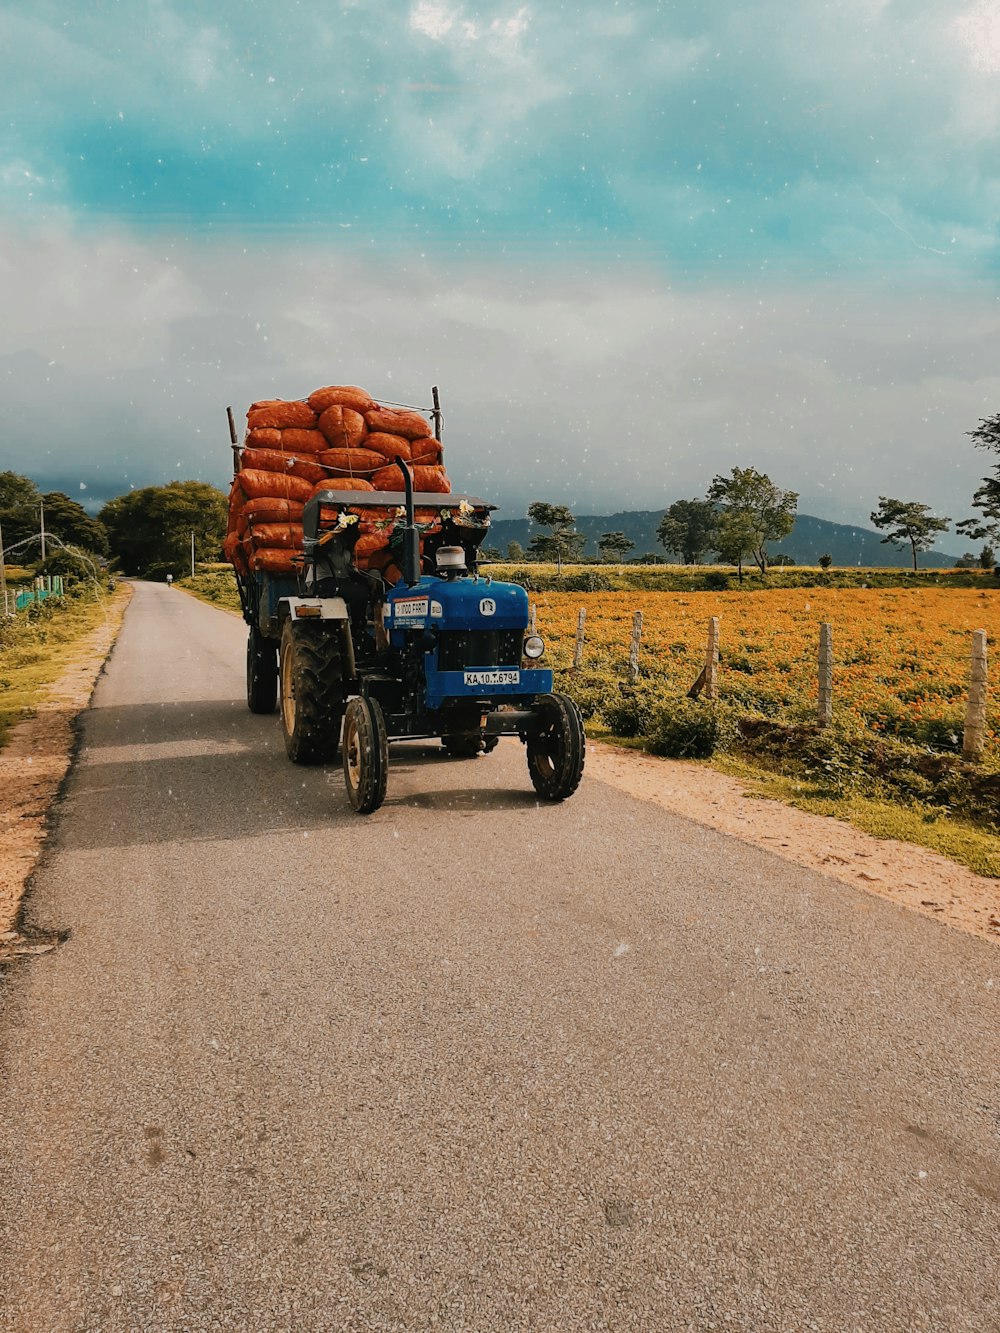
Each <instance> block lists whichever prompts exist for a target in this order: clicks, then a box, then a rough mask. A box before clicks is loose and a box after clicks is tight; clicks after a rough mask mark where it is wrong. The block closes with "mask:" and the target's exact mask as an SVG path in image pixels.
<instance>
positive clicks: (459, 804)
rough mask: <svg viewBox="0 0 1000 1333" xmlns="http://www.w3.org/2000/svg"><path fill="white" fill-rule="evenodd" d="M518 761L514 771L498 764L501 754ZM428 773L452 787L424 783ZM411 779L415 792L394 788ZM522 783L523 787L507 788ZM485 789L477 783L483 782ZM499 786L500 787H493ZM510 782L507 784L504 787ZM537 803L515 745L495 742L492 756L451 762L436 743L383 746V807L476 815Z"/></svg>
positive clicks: (520, 808)
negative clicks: (386, 764) (385, 776)
mask: <svg viewBox="0 0 1000 1333" xmlns="http://www.w3.org/2000/svg"><path fill="white" fill-rule="evenodd" d="M505 751H506V753H508V754H511V755H513V754H515V753H517V755H518V758H519V759H520V760H521V763H520V766H519V768H518V770H517V771H516V772H515V771H512V769H511V766H510V764H509V763H504V762H503V760H502V758H501V757H500V756H502V755H503V754H504V753H505ZM430 770H436V773H437V774H439V775H440V776H441V777H444V776H445V775H447V778H448V780H449V782H450V783H451V784H452V785H448V786H443V787H442V786H435V787H433V788H431V789H430V790H428V789H427V787H426V785H425V784H426V781H427V778H428V774H429V771H430ZM411 775H415V776H416V777H417V780H418V781H419V782H420V784H421V786H420V790H419V791H410V792H406V791H403V792H400V791H399V787H400V785H405V780H406V779H407V778H408V777H409V776H411ZM520 782H523V784H524V785H523V787H522V786H518V785H513V784H517V783H520ZM484 783H485V784H486V785H483V784H484ZM497 783H500V784H501V785H499V786H498V785H496V784H497ZM508 784H510V785H508ZM537 804H539V801H538V797H537V796H536V794H535V791H534V788H533V787H532V786H531V780H530V779H529V777H528V774H527V769H526V767H525V765H524V756H523V750H522V747H521V746H520V744H519V743H518V742H517V741H513V740H510V741H501V742H500V746H499V748H498V749H497V750H496V751H494V753H493V754H488V755H478V756H476V757H475V758H472V759H456V758H454V757H453V756H452V755H450V754H448V753H447V751H446V750H445V749H444V747H443V746H442V745H441V743H440V741H398V742H396V743H394V744H393V745H390V746H389V790H388V795H387V796H386V800H385V808H386V809H389V808H390V807H400V808H406V807H409V808H412V809H417V810H445V811H448V812H449V813H450V814H456V813H458V814H482V813H484V812H485V811H489V810H524V809H528V808H530V807H531V806H534V805H537Z"/></svg>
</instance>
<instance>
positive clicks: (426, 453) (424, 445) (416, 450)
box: [410, 435, 441, 467]
mask: <svg viewBox="0 0 1000 1333" xmlns="http://www.w3.org/2000/svg"><path fill="white" fill-rule="evenodd" d="M410 459H411V461H412V462H413V464H414V466H415V467H416V466H420V467H434V466H435V465H436V464H438V463H440V462H441V441H440V440H435V438H434V436H433V435H428V436H427V438H426V439H423V440H412V441H411V442H410Z"/></svg>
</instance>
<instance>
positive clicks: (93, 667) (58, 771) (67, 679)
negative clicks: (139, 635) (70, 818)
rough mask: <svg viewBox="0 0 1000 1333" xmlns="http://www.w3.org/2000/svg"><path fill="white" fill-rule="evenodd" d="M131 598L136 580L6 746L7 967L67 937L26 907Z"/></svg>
mask: <svg viewBox="0 0 1000 1333" xmlns="http://www.w3.org/2000/svg"><path fill="white" fill-rule="evenodd" d="M131 600H132V588H131V585H129V584H128V583H124V582H120V583H119V584H118V587H117V588H116V590H115V592H114V593H113V594H112V596H111V597H110V598H109V601H108V606H107V615H106V618H105V620H104V623H103V624H101V625H99V626H98V627H97V629H95V630H92V631H91V633H90V634H88V635H86V636H85V637H84V638H83V639H81V640H80V644H79V651H78V653H77V654H75V656H74V660H73V661H72V662H71V664H70V665H69V666H68V667H67V668H66V670H65V671H64V672H63V673H62V674H61V675H60V676H58V677H57V678H56V679H55V680H54V681H52V682H51V684H50V685H49V686H48V687H47V688H46V690H45V692H44V694H43V695H42V696H41V698H40V699H39V701H38V703H37V705H36V706H35V710H34V712H33V714H32V716H31V717H28V718H25V719H24V721H23V722H19V723H18V724H17V726H16V727H14V728H13V729H12V730H11V731H10V733H9V736H8V740H7V743H6V744H5V745H4V747H3V749H0V786H2V787H3V788H4V790H5V791H7V792H8V793H9V794H10V796H11V806H10V810H9V812H8V815H7V819H6V821H5V823H4V824H3V825H2V826H0V890H2V896H0V967H2V965H3V964H5V963H9V962H11V961H13V960H14V959H16V958H19V957H23V956H24V955H31V954H37V953H45V952H48V950H49V949H51V948H54V947H55V944H56V943H58V942H59V941H58V938H57V937H48V936H45V937H43V936H40V935H38V934H37V933H34V932H32V931H31V930H30V929H29V928H28V927H27V926H26V924H25V919H24V914H25V907H26V904H27V901H28V899H29V897H30V894H31V888H32V883H33V880H34V877H35V874H36V873H37V871H38V867H39V863H40V861H41V859H42V855H43V852H44V849H45V844H46V841H47V839H48V836H49V833H50V831H51V825H52V813H53V809H54V807H55V805H56V803H57V802H58V800H59V797H60V796H61V794H62V792H63V790H64V788H65V785H66V782H67V779H68V778H69V775H70V773H71V771H72V768H73V763H74V761H75V759H76V755H77V752H78V750H79V746H80V719H81V716H82V714H83V713H84V712H85V711H86V709H87V708H88V707H89V706H90V702H91V699H92V698H93V695H94V690H95V689H96V688H97V683H98V681H99V680H100V678H101V676H102V675H103V673H104V671H105V668H106V667H107V664H108V661H109V659H110V657H111V654H112V652H113V651H114V647H115V644H116V643H117V641H118V635H119V633H120V631H121V627H122V623H123V621H124V619H125V613H126V611H127V609H128V606H129V603H130V602H131ZM36 757H38V758H39V759H40V762H39V763H38V764H35V759H36ZM29 764H30V765H32V767H31V770H30V772H29V770H28V765H29Z"/></svg>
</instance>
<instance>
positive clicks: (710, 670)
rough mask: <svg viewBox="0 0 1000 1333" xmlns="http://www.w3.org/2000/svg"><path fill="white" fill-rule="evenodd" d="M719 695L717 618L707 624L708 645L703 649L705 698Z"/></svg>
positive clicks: (713, 617)
mask: <svg viewBox="0 0 1000 1333" xmlns="http://www.w3.org/2000/svg"><path fill="white" fill-rule="evenodd" d="M718 693H719V617H718V616H712V618H711V620H710V621H709V622H708V643H707V645H706V647H705V698H706V699H714V698H716V697H717V695H718Z"/></svg>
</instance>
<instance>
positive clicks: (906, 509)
mask: <svg viewBox="0 0 1000 1333" xmlns="http://www.w3.org/2000/svg"><path fill="white" fill-rule="evenodd" d="M871 521H872V523H873V524H874V525H875V527H876V528H878V529H879V530H880V531H882V532H884V533H885V536H884V537H883V538H882V545H883V546H884V545H885V544H886V543H887V542H891V544H892V545H893V546H897V547H898V548H899V549H900V550H905V549H906V544H907V542H909V545H910V550H911V551H912V553H913V568H914V569H916V568H917V552H918V551H929V550H930V548H931V547H932V546H933V545H934V538H935V536H936V535H937V534H938V533H939V532H947V531H948V528H949V527H950V525H951V519H950V518H935V517H934V515H933V514H932V513H931V511H930V506H929V505H925V504H919V503H918V502H917V501H916V500H890V499H888V498H887V497H886V496H884V495H880V496H879V497H878V508H877V509H876V510H873V512H872V515H871Z"/></svg>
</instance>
